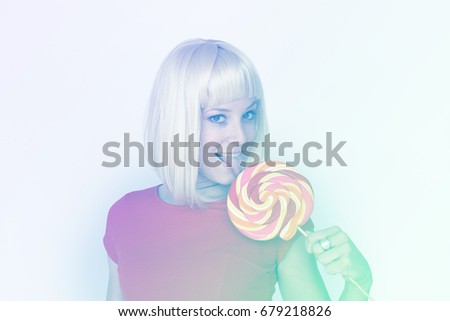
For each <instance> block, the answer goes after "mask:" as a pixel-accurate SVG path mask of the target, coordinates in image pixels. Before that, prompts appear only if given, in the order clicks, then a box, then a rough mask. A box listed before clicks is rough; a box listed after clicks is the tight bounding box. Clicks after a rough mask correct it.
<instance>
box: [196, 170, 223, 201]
mask: <svg viewBox="0 0 450 321" xmlns="http://www.w3.org/2000/svg"><path fill="white" fill-rule="evenodd" d="M195 187H196V189H197V191H198V192H199V193H200V194H201V195H202V196H203V197H205V198H207V199H209V200H211V201H218V200H222V199H225V198H226V197H227V196H228V191H229V189H230V185H222V184H219V183H216V182H212V181H210V180H209V179H206V178H204V177H202V176H198V179H197V183H196V185H195Z"/></svg>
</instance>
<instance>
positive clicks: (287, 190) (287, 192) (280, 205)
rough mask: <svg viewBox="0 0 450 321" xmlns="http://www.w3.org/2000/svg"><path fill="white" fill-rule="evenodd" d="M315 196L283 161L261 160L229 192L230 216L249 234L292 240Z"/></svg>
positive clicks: (241, 230)
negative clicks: (272, 164)
mask: <svg viewBox="0 0 450 321" xmlns="http://www.w3.org/2000/svg"><path fill="white" fill-rule="evenodd" d="M313 200H314V195H313V191H312V188H311V186H310V185H309V182H308V180H307V179H306V178H305V177H303V176H302V175H300V174H299V173H298V172H296V171H295V170H294V169H293V168H292V167H288V166H287V165H286V164H284V163H281V162H275V166H269V165H268V164H267V163H259V164H257V165H254V166H252V167H248V168H246V169H245V170H244V171H243V172H241V173H240V174H239V176H238V177H237V178H236V180H235V181H234V182H233V184H232V186H231V188H230V191H229V192H228V200H227V206H228V215H229V216H230V219H231V222H233V224H234V226H235V227H236V228H237V229H238V230H239V231H240V232H241V233H242V234H244V235H245V236H247V237H249V238H251V239H254V240H258V241H264V240H270V239H273V238H275V237H277V236H280V238H282V239H283V240H289V239H291V238H292V237H293V236H294V235H295V233H296V231H297V230H298V231H300V232H301V233H302V234H303V235H304V236H305V237H307V236H308V235H307V234H306V232H305V231H303V229H302V228H301V227H300V226H301V225H303V224H304V223H306V221H308V219H309V217H310V216H311V213H312V210H313ZM348 280H350V281H351V282H352V283H353V284H354V285H355V286H356V287H357V288H358V289H359V290H360V291H361V292H362V293H363V294H364V295H366V296H367V298H368V299H369V300H373V298H372V297H371V296H370V295H369V294H368V293H367V292H366V291H365V290H364V289H363V288H362V287H361V286H360V285H359V284H358V283H357V282H356V281H355V280H353V278H351V277H348Z"/></svg>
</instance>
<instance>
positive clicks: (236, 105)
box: [203, 97, 258, 112]
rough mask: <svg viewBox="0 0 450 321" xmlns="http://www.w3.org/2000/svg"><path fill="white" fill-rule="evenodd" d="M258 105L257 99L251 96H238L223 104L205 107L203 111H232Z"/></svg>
mask: <svg viewBox="0 0 450 321" xmlns="http://www.w3.org/2000/svg"><path fill="white" fill-rule="evenodd" d="M257 105H258V99H255V98H253V97H251V98H240V99H236V100H233V101H231V102H228V103H225V104H219V105H215V106H208V107H205V108H204V110H203V111H205V112H208V111H233V110H245V109H248V108H251V107H253V106H257Z"/></svg>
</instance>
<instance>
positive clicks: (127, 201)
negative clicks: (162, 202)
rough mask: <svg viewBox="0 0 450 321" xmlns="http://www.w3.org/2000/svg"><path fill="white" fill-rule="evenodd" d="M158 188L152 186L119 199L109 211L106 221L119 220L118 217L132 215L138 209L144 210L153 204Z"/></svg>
mask: <svg viewBox="0 0 450 321" xmlns="http://www.w3.org/2000/svg"><path fill="white" fill-rule="evenodd" d="M157 188H158V186H153V187H150V188H146V189H143V190H137V191H132V192H129V193H127V194H125V195H123V196H122V197H121V198H119V199H118V200H117V201H115V202H114V204H113V205H112V206H111V208H110V209H109V213H108V219H109V220H112V219H119V218H120V217H122V216H124V215H127V214H129V213H132V212H133V211H134V210H136V209H139V208H145V207H146V206H148V204H152V203H154V201H155V200H154V198H155V195H157V194H156V193H157Z"/></svg>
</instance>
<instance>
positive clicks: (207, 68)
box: [145, 39, 268, 207]
mask: <svg viewBox="0 0 450 321" xmlns="http://www.w3.org/2000/svg"><path fill="white" fill-rule="evenodd" d="M241 98H254V99H257V100H258V103H259V106H258V116H257V120H256V121H257V137H256V140H255V141H256V142H258V146H259V147H258V148H256V149H255V152H256V153H258V154H259V155H260V160H262V159H263V158H262V149H261V147H260V146H261V143H260V142H261V141H263V137H264V135H265V134H266V133H267V132H268V127H267V120H266V116H265V110H264V96H263V89H262V85H261V81H260V78H259V76H258V73H257V71H256V69H255V67H254V66H253V64H252V62H251V61H250V60H249V59H248V58H247V57H246V56H245V55H244V54H243V53H242V52H240V51H239V50H238V49H237V48H235V47H233V46H232V45H230V44H228V43H225V42H222V41H218V40H203V39H193V40H189V41H186V42H183V43H181V44H180V45H178V46H177V47H176V48H175V49H174V50H173V51H172V52H171V53H170V54H169V55H168V56H167V58H166V59H165V60H164V61H163V63H162V65H161V67H160V69H159V71H158V74H157V76H156V79H155V83H154V86H153V90H152V94H151V97H150V104H149V109H148V116H147V123H146V130H145V131H146V133H145V136H146V140H147V145H148V143H149V142H152V144H153V159H154V160H155V162H162V161H163V153H164V152H163V150H164V148H166V151H165V152H166V153H167V154H166V155H165V156H164V157H165V158H166V159H167V162H168V165H167V166H163V167H155V169H156V171H157V173H158V176H159V177H160V178H161V180H162V181H163V183H164V184H165V186H166V187H167V189H168V190H169V191H170V193H171V194H172V197H173V199H174V201H175V202H176V204H180V205H189V206H191V207H194V206H200V207H203V206H204V205H205V203H206V202H208V199H204V198H202V196H201V195H200V194H199V193H198V192H197V189H196V182H197V174H198V167H196V166H192V165H191V164H189V161H188V151H187V150H186V148H180V150H179V159H180V160H181V161H182V162H184V164H185V166H183V167H182V166H177V165H176V164H175V161H174V151H173V149H172V148H170V146H171V145H170V143H171V142H172V141H173V140H174V136H175V135H177V134H179V141H180V142H187V141H188V138H189V135H191V134H193V137H194V141H195V142H199V141H200V130H201V128H200V127H201V112H202V109H203V108H205V107H206V106H217V105H220V104H225V103H229V102H232V101H234V100H237V99H241ZM163 143H164V144H165V145H166V146H165V147H164V146H163V145H164V144H163ZM167 146H169V148H168V147H167ZM198 153H199V148H196V149H195V154H196V155H197V157H198V156H199V154H198ZM196 160H198V158H197V159H196Z"/></svg>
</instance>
